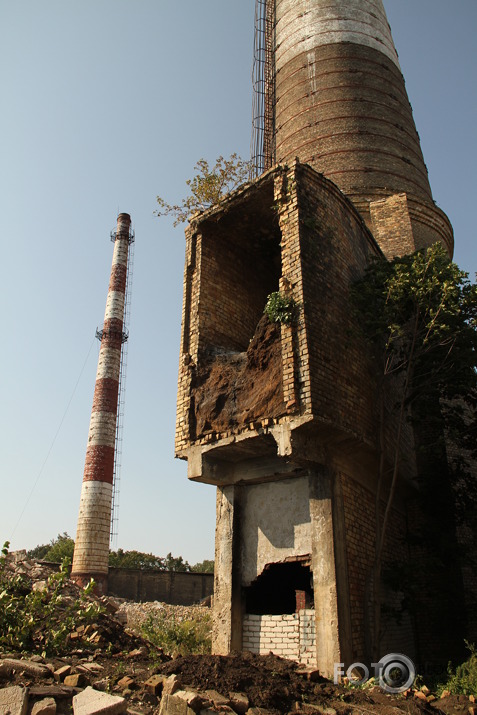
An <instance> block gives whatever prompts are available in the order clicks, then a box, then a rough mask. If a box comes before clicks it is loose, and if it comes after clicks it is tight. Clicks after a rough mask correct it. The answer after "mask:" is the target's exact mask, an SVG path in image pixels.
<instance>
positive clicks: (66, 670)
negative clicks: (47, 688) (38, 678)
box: [53, 665, 71, 683]
mask: <svg viewBox="0 0 477 715" xmlns="http://www.w3.org/2000/svg"><path fill="white" fill-rule="evenodd" d="M70 673H71V665H62V666H61V668H58V670H55V672H54V673H53V677H54V678H55V680H56V681H57V682H58V683H60V682H62V681H63V680H64V679H65V678H66V676H67V675H69V674H70Z"/></svg>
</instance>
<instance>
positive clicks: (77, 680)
mask: <svg viewBox="0 0 477 715" xmlns="http://www.w3.org/2000/svg"><path fill="white" fill-rule="evenodd" d="M63 682H64V684H65V685H69V686H70V687H71V688H83V687H85V686H86V685H88V679H87V677H86V676H85V674H84V673H73V675H67V676H66V678H65V679H64V681H63Z"/></svg>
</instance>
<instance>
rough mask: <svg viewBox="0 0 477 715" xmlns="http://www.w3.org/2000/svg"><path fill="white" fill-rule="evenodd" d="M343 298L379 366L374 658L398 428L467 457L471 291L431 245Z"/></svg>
mask: <svg viewBox="0 0 477 715" xmlns="http://www.w3.org/2000/svg"><path fill="white" fill-rule="evenodd" d="M351 297H352V301H353V303H354V305H355V307H356V310H357V322H358V323H359V326H360V328H361V330H362V331H363V333H364V335H365V337H366V338H367V340H368V342H369V344H370V346H371V349H372V352H373V355H374V358H375V360H376V362H377V364H378V366H379V371H378V372H379V374H378V402H379V413H380V454H381V458H380V463H379V473H378V479H377V488H376V495H375V553H374V562H373V565H372V569H371V572H370V574H369V576H368V579H367V593H366V595H365V601H366V602H368V600H369V601H370V602H371V604H372V609H371V611H372V619H368V623H367V631H368V636H372V642H369V643H368V650H369V652H370V654H371V655H372V657H375V656H377V654H378V652H379V640H380V635H381V606H382V567H383V550H384V546H385V540H386V536H387V532H388V526H389V518H390V513H391V508H392V505H393V500H394V496H395V492H396V486H397V483H398V479H399V474H400V468H401V459H402V447H403V431H404V429H405V423H406V422H407V421H411V422H414V423H416V422H419V421H423V420H425V421H426V423H427V424H428V425H433V428H432V429H431V430H430V432H431V433H432V434H433V438H434V443H428V444H425V443H422V444H420V445H419V447H420V449H421V450H425V449H432V450H434V451H435V450H437V451H438V452H439V454H440V455H442V459H443V460H445V461H446V462H447V456H446V448H445V440H447V441H449V440H451V441H452V442H453V443H454V444H455V445H457V446H458V449H460V450H461V453H462V454H468V455H470V454H471V453H472V452H474V455H475V446H476V440H475V437H476V406H477V372H476V368H477V332H476V324H477V322H476V321H477V287H476V285H475V284H472V283H471V282H470V281H469V278H468V275H467V273H465V272H464V271H461V270H460V269H459V268H458V266H457V265H456V264H455V263H453V262H452V261H451V260H450V259H449V257H448V255H447V253H446V252H445V250H444V249H443V248H442V246H441V245H440V244H435V245H434V246H431V247H430V248H427V249H426V250H422V251H418V252H417V253H414V254H412V255H407V256H403V257H399V258H395V259H394V260H393V261H390V262H388V261H386V260H384V259H382V260H377V261H375V262H374V263H372V264H371V265H370V267H369V268H368V269H367V271H366V272H365V275H364V276H363V278H362V279H361V280H359V281H358V282H357V283H356V284H355V285H354V286H353V287H352V290H351ZM389 396H391V398H392V404H391V407H390V408H389ZM387 409H390V410H391V413H392V417H393V419H394V420H395V422H394V424H395V431H394V441H393V444H392V460H391V462H392V463H391V465H390V468H389V471H388V466H387V465H386V464H385V431H386V422H387V419H388V418H389V414H388V415H387V414H386V410H387ZM436 425H438V428H437V429H436V428H435V426H436ZM436 435H437V437H436ZM426 439H427V438H426ZM424 442H425V440H424ZM437 442H440V444H437ZM461 467H462V464H461V465H460V469H459V474H460V477H462V470H461ZM464 473H465V470H464ZM456 481H458V480H456ZM434 488H435V487H434ZM365 609H366V604H365Z"/></svg>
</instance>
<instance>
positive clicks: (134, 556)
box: [109, 549, 166, 571]
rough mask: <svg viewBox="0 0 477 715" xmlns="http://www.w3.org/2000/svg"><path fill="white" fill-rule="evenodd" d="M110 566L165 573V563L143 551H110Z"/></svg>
mask: <svg viewBox="0 0 477 715" xmlns="http://www.w3.org/2000/svg"><path fill="white" fill-rule="evenodd" d="M109 565H110V566H114V567H116V568H123V569H142V570H143V571H151V570H153V569H159V570H161V571H164V570H165V568H166V566H165V561H164V559H163V558H161V557H160V556H154V554H145V553H143V552H142V551H123V549H118V550H117V551H110V553H109Z"/></svg>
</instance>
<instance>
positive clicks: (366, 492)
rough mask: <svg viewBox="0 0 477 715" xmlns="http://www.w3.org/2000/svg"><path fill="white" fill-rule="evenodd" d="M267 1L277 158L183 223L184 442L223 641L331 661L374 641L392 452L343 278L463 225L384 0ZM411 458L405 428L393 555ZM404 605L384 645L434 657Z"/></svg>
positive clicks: (270, 106)
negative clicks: (382, 489)
mask: <svg viewBox="0 0 477 715" xmlns="http://www.w3.org/2000/svg"><path fill="white" fill-rule="evenodd" d="M257 6H258V19H259V21H260V22H262V29H263V32H262V37H261V39H260V42H261V46H262V51H263V54H262V60H263V62H262V64H263V68H262V70H263V77H264V78H265V79H264V89H263V93H262V102H263V113H262V118H261V119H262V122H261V129H260V132H261V134H260V136H261V144H260V150H259V152H258V154H259V159H260V161H259V164H260V169H263V172H262V173H261V175H260V176H259V177H258V178H257V179H255V180H254V181H252V182H250V183H249V184H247V185H246V186H245V187H243V188H242V189H240V190H237V191H235V192H233V193H232V194H230V195H229V196H228V197H227V199H226V200H225V201H224V202H222V203H221V204H220V206H218V207H215V208H212V209H210V210H209V211H206V212H205V213H202V214H199V215H195V216H194V217H193V218H192V220H191V221H190V224H189V226H188V228H187V230H186V264H185V273H184V298H183V315H182V339H181V348H180V367H179V387H178V407H177V429H176V454H177V456H178V457H180V458H182V459H187V460H188V477H189V478H190V479H193V480H197V481H202V482H206V483H209V484H214V485H216V486H217V517H216V518H217V521H216V556H215V602H214V639H213V650H214V652H216V653H228V652H230V651H231V650H241V649H248V650H253V651H255V652H268V651H270V650H272V651H273V652H275V653H277V654H281V655H285V656H289V657H292V658H296V659H298V660H301V661H302V662H305V663H309V664H314V665H317V666H318V667H319V669H320V670H321V671H322V672H323V673H325V674H328V675H330V674H332V673H333V666H334V663H338V662H345V663H347V664H349V663H352V662H355V661H357V660H358V661H359V660H363V658H365V655H366V654H365V634H364V600H365V596H364V589H365V578H366V573H367V572H368V570H369V566H370V564H371V562H372V558H373V543H374V527H373V518H374V491H375V480H376V474H377V460H378V454H379V445H378V444H377V440H378V429H377V423H378V415H377V408H376V400H375V394H376V393H375V389H376V384H375V367H374V365H373V362H372V360H371V358H370V356H369V355H368V352H367V350H366V347H365V346H364V344H363V343H362V342H361V341H360V339H359V338H358V337H356V334H355V332H354V331H353V329H352V328H353V318H352V314H351V311H350V305H349V298H348V290H349V286H350V284H351V283H352V282H353V281H354V280H356V279H357V278H358V277H359V276H361V275H362V273H363V271H364V269H365V267H366V265H367V264H368V262H369V261H370V259H371V258H372V257H373V256H379V255H382V254H384V255H385V256H386V257H388V258H389V257H392V256H395V255H399V254H403V253H408V252H412V251H414V250H416V249H418V248H421V247H424V246H428V245H431V244H433V243H435V242H436V241H439V242H441V243H442V244H443V245H444V246H445V247H446V249H447V251H448V252H449V254H452V251H453V232H452V227H451V225H450V223H449V220H448V218H447V217H446V215H445V214H444V213H443V212H442V211H441V210H440V209H439V208H438V207H437V206H436V205H435V203H434V201H433V199H432V193H431V189H430V186H429V181H428V176H427V170H426V166H425V164H424V160H423V157H422V153H421V149H420V143H419V137H418V134H417V131H416V128H415V126H414V121H413V117H412V111H411V107H410V104H409V101H408V97H407V94H406V89H405V85H404V79H403V76H402V74H401V70H400V67H399V61H398V56H397V53H396V50H395V47H394V44H393V40H392V37H391V31H390V28H389V25H388V22H387V19H386V14H385V10H384V7H383V3H382V1H381V0H275V1H271V0H266V2H265V0H258V2H257ZM274 291H280V292H281V293H282V294H284V295H286V296H289V297H291V298H293V300H294V301H295V303H296V305H297V306H298V315H297V318H296V319H295V320H294V321H293V322H292V323H290V324H281V325H277V324H272V323H269V322H268V320H267V319H266V318H264V317H263V311H264V306H265V303H266V301H267V296H269V294H270V293H272V292H274ZM388 429H389V431H390V432H392V430H393V424H392V423H391V424H389V426H388ZM386 456H387V458H388V459H389V458H390V454H389V452H387V453H386ZM415 473H416V457H415V449H414V437H413V434H412V433H411V430H410V428H409V430H408V434H407V435H406V440H405V445H404V447H403V461H402V479H401V488H400V490H399V493H398V494H397V496H396V499H395V502H394V508H393V514H392V519H391V527H390V532H389V538H388V540H387V546H386V553H387V556H388V559H389V560H391V559H392V558H394V557H395V555H396V553H401V552H402V551H403V548H405V547H404V546H403V541H402V537H403V535H404V534H405V533H406V531H407V530H408V527H409V521H410V513H411V511H410V507H409V504H411V503H412V500H413V495H414V491H415V489H414V487H413V477H414V476H415ZM389 597H390V599H391V600H392V598H393V596H392V594H391V595H390V596H389ZM401 615H402V620H401V622H400V623H398V622H397V621H396V620H393V619H392V618H390V619H389V620H388V623H387V628H386V631H385V633H384V638H383V641H382V651H383V654H385V653H387V652H390V651H397V652H404V653H406V654H407V655H409V656H410V657H414V658H416V657H419V658H421V659H427V658H428V657H429V654H428V652H427V651H426V647H428V649H432V648H433V647H434V646H433V644H432V641H431V639H430V638H428V630H426V628H428V629H429V628H430V627H431V624H429V623H426V622H425V616H423V617H422V622H421V624H416V622H415V619H414V620H413V617H412V616H411V615H410V613H409V612H407V611H406V610H404V612H403V613H402V614H401ZM419 628H421V631H420V634H419ZM426 639H427V640H426ZM419 643H420V646H419V648H420V650H419V653H417V650H418V644H419Z"/></svg>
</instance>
